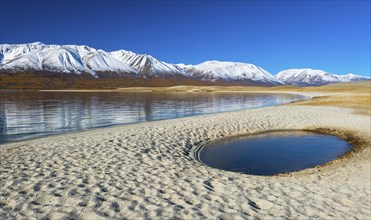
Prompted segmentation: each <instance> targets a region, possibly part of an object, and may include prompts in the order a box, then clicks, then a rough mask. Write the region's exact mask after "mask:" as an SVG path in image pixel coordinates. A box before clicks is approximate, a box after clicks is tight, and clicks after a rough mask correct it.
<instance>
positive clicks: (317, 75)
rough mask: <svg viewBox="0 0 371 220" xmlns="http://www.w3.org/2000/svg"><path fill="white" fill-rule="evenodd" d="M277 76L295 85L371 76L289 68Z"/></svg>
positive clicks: (286, 82) (352, 79) (309, 84)
mask: <svg viewBox="0 0 371 220" xmlns="http://www.w3.org/2000/svg"><path fill="white" fill-rule="evenodd" d="M276 78H277V79H278V80H280V81H282V82H283V83H285V84H290V85H295V86H320V85H326V84H330V83H338V82H352V81H362V80H369V79H370V77H365V76H358V75H354V74H347V75H336V74H333V73H329V72H326V71H323V70H314V69H309V68H307V69H287V70H283V71H281V72H279V73H277V75H276Z"/></svg>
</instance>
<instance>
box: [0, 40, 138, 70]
mask: <svg viewBox="0 0 371 220" xmlns="http://www.w3.org/2000/svg"><path fill="white" fill-rule="evenodd" d="M0 54H1V57H2V59H1V60H0V61H1V63H0V70H5V71H12V72H14V71H19V70H28V71H30V70H31V71H33V70H36V71H48V72H61V73H74V74H81V73H89V74H91V75H93V76H95V77H96V72H98V71H99V72H117V73H122V72H125V73H137V72H138V71H137V70H136V69H134V68H132V67H130V66H128V65H125V64H124V63H122V62H120V61H119V60H116V59H115V58H114V57H112V56H110V54H109V53H107V52H105V51H103V50H96V49H94V48H91V47H88V46H76V45H45V44H42V43H40V42H36V43H31V44H13V45H10V44H2V45H0Z"/></svg>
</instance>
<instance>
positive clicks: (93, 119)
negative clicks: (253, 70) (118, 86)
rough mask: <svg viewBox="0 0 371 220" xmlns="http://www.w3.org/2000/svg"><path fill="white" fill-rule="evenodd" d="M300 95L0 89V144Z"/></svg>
mask: <svg viewBox="0 0 371 220" xmlns="http://www.w3.org/2000/svg"><path fill="white" fill-rule="evenodd" d="M303 98H304V97H303V96H300V95H287V94H286V95H285V94H252V93H251V94H250V93H118V92H105V93H83V92H76V93H73V92H58V93H56V92H18V93H14V92H13V93H11V92H0V144H1V143H8V142H14V141H19V140H25V139H30V138H35V137H41V136H47V135H51V134H59V133H65V132H71V131H81V130H87V129H91V128H98V127H105V126H112V125H121V124H132V123H139V122H145V121H154V120H161V119H169V118H181V117H187V116H193V115H202V114H210V113H217V112H226V111H236V110H241V109H250V108H259V107H264V106H270V105H277V104H281V103H287V102H291V101H295V100H299V99H303Z"/></svg>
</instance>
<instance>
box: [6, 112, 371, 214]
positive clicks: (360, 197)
mask: <svg viewBox="0 0 371 220" xmlns="http://www.w3.org/2000/svg"><path fill="white" fill-rule="evenodd" d="M308 128H311V129H314V128H328V129H334V130H337V131H347V132H351V133H353V134H356V135H357V137H359V138H360V139H362V140H363V141H364V142H365V143H366V145H368V146H364V147H363V148H359V149H360V150H358V151H356V152H354V153H353V154H351V155H349V156H348V157H345V158H343V159H340V160H337V161H335V162H332V163H330V164H329V165H327V166H323V167H317V168H313V169H308V170H304V171H301V172H297V173H293V174H289V175H282V176H272V177H259V176H251V175H245V174H238V173H232V172H226V171H221V170H217V169H213V168H210V167H207V166H205V165H203V164H201V163H199V162H197V161H196V160H194V159H193V157H192V153H193V150H194V149H195V147H196V146H198V145H200V144H205V143H207V142H209V141H213V140H215V139H219V138H223V137H227V136H231V135H237V134H243V133H246V134H247V133H255V132H261V131H265V130H280V129H308ZM369 132H370V118H369V116H364V115H363V116H362V115H355V114H352V113H351V110H347V109H341V108H336V107H315V106H276V107H268V108H263V109H255V110H245V111H239V112H232V113H221V114H215V115H203V116H197V117H190V118H183V119H174V120H165V121H157V122H149V123H143V124H137V125H129V126H119V127H114V128H104V129H97V130H93V131H88V132H80V133H75V134H69V135H59V136H54V137H49V138H42V139H37V140H33V141H25V142H19V143H14V144H8V145H2V146H1V147H0V182H1V184H0V219H13V218H51V219H54V218H82V219H93V218H103V217H107V218H122V217H126V218H129V219H134V218H154V219H163V218H166V219H167V218H182V219H203V218H211V219H215V218H223V219H228V218H231V219H246V218H300V219H302V218H308V217H309V218H316V219H317V218H319V219H339V218H340V219H349V218H358V219H362V218H363V219H369V218H370V217H371V214H370V188H371V187H370V173H371V172H370V171H371V168H370V147H369V143H370V142H371V140H370V139H371V138H370V133H369ZM364 145H365V144H364Z"/></svg>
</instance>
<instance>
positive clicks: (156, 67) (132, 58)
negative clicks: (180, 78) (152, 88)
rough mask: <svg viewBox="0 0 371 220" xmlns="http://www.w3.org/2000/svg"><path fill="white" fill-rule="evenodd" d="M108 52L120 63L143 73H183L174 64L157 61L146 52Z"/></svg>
mask: <svg viewBox="0 0 371 220" xmlns="http://www.w3.org/2000/svg"><path fill="white" fill-rule="evenodd" d="M110 54H111V55H112V57H114V58H116V59H117V60H120V61H121V62H122V63H125V64H126V65H128V66H131V67H134V68H136V69H137V70H138V71H139V73H141V74H144V75H167V74H172V75H173V74H180V75H183V74H184V72H183V71H182V70H181V69H179V68H178V67H177V66H176V65H174V64H168V63H165V62H162V61H159V60H157V59H155V58H154V57H152V56H150V55H147V54H136V53H133V52H131V51H125V50H118V51H113V52H110Z"/></svg>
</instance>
